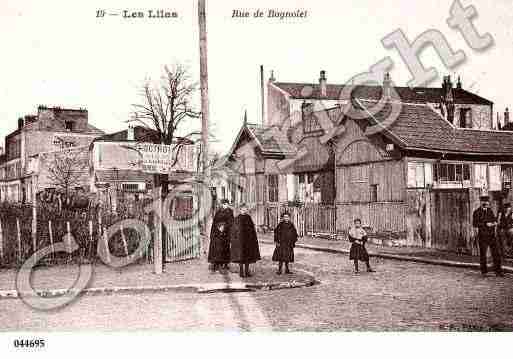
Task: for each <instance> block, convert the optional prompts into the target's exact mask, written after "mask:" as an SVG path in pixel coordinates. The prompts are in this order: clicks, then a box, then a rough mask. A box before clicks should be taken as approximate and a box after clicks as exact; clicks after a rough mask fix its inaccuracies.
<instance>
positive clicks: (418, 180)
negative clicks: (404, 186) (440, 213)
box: [408, 162, 426, 188]
mask: <svg viewBox="0 0 513 359" xmlns="http://www.w3.org/2000/svg"><path fill="white" fill-rule="evenodd" d="M425 186H426V175H425V170H424V163H423V162H408V187H409V188H424V187H425Z"/></svg>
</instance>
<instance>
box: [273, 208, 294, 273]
mask: <svg viewBox="0 0 513 359" xmlns="http://www.w3.org/2000/svg"><path fill="white" fill-rule="evenodd" d="M281 219H282V221H281V222H280V223H279V224H278V225H277V226H276V228H275V229H274V243H276V248H275V249H274V253H273V261H274V262H278V272H276V274H281V269H282V267H283V263H285V273H287V274H291V271H290V269H289V263H291V262H294V247H295V245H296V242H297V231H296V227H294V224H293V223H292V222H291V221H290V215H289V214H288V213H286V212H285V213H283V214H282V216H281Z"/></svg>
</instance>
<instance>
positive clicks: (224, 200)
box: [221, 199, 230, 204]
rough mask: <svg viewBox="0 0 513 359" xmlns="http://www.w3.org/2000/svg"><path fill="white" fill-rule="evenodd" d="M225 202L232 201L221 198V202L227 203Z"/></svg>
mask: <svg viewBox="0 0 513 359" xmlns="http://www.w3.org/2000/svg"><path fill="white" fill-rule="evenodd" d="M225 203H228V204H229V203H230V201H228V200H227V199H222V200H221V204H225Z"/></svg>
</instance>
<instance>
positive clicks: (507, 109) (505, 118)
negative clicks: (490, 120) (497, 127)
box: [504, 107, 509, 125]
mask: <svg viewBox="0 0 513 359" xmlns="http://www.w3.org/2000/svg"><path fill="white" fill-rule="evenodd" d="M508 123H509V108H507V107H506V111H504V125H507V124H508Z"/></svg>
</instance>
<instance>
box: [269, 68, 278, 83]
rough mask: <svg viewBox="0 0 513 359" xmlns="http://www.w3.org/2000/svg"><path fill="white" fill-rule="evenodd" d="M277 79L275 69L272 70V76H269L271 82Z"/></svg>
mask: <svg viewBox="0 0 513 359" xmlns="http://www.w3.org/2000/svg"><path fill="white" fill-rule="evenodd" d="M274 81H276V79H275V78H274V70H271V76H270V77H269V82H274Z"/></svg>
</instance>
